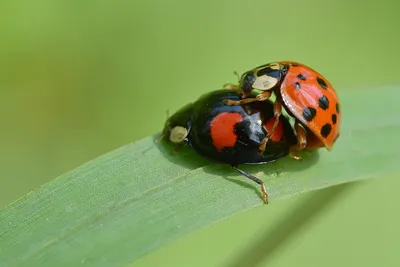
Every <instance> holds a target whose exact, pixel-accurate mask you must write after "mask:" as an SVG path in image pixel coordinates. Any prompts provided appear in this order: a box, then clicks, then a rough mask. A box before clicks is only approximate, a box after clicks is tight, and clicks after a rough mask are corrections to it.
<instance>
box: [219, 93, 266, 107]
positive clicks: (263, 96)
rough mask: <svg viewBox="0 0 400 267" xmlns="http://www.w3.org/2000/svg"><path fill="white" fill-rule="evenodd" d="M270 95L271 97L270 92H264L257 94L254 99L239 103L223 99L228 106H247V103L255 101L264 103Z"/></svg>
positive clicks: (246, 99)
mask: <svg viewBox="0 0 400 267" xmlns="http://www.w3.org/2000/svg"><path fill="white" fill-rule="evenodd" d="M271 95H272V92H271V91H264V92H262V93H259V94H258V95H257V96H256V97H254V98H244V99H242V100H239V101H233V100H228V99H224V102H227V103H228V105H229V106H239V105H245V104H249V103H252V102H256V101H265V100H267V99H268V98H270V97H271Z"/></svg>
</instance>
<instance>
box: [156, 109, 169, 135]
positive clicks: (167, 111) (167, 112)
mask: <svg viewBox="0 0 400 267" xmlns="http://www.w3.org/2000/svg"><path fill="white" fill-rule="evenodd" d="M165 113H166V114H167V121H168V119H169V110H168V109H167V110H166V111H165ZM164 137H165V133H163V134H161V136H160V137H159V138H157V140H156V142H157V143H158V142H160V141H161V140H163V139H164Z"/></svg>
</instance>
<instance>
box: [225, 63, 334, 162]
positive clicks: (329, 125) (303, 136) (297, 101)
mask: <svg viewBox="0 0 400 267" xmlns="http://www.w3.org/2000/svg"><path fill="white" fill-rule="evenodd" d="M236 74H237V73H236ZM226 88H228V89H233V88H235V89H237V90H238V93H240V94H241V97H242V98H243V99H241V100H239V101H234V100H230V99H226V100H225V101H226V102H228V104H229V105H243V104H248V103H251V102H254V101H265V100H267V99H269V98H270V96H271V94H272V92H274V93H275V96H276V101H275V103H274V116H275V118H276V122H275V123H274V126H273V128H272V130H271V132H270V134H272V133H273V132H274V130H275V127H276V125H277V123H278V118H279V116H280V115H281V112H282V105H283V106H284V108H285V110H286V112H287V113H288V114H289V115H291V116H292V117H294V118H295V124H294V128H295V132H296V135H297V139H298V142H297V144H296V145H294V146H293V147H292V148H291V152H290V155H291V156H292V157H294V158H296V159H301V156H300V155H299V152H300V151H301V150H303V149H305V148H307V149H308V150H315V149H317V148H320V147H325V148H326V149H327V150H328V151H331V150H332V147H333V144H334V143H335V141H336V140H337V139H338V137H339V131H340V124H341V115H340V103H339V98H338V95H337V94H336V92H335V90H334V89H333V87H332V85H331V84H330V83H329V81H328V80H327V79H326V78H325V77H324V76H322V75H321V74H320V73H318V72H317V71H315V70H313V69H312V68H310V67H308V66H306V65H304V64H301V63H297V62H293V61H281V62H273V63H268V64H265V65H262V66H259V67H257V68H254V69H252V70H250V71H247V72H245V73H243V75H242V76H241V77H240V81H239V85H238V86H237V85H232V84H227V85H226ZM253 91H258V94H257V95H256V97H249V95H250V93H251V92H253ZM260 91H261V92H260ZM268 138H270V136H267V137H266V140H264V141H263V142H262V145H261V146H260V150H261V151H264V150H265V146H266V143H267V140H268Z"/></svg>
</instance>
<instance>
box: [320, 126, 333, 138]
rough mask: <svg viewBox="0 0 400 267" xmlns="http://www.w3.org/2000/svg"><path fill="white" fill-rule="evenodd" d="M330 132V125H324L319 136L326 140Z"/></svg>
mask: <svg viewBox="0 0 400 267" xmlns="http://www.w3.org/2000/svg"><path fill="white" fill-rule="evenodd" d="M331 131H332V125H331V124H330V123H327V124H325V125H324V126H322V128H321V135H322V137H323V138H327V137H328V135H329V134H330V133H331Z"/></svg>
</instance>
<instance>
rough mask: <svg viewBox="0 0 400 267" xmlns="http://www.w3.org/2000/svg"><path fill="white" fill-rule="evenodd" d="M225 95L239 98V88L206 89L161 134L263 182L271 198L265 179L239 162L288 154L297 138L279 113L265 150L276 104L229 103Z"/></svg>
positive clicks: (266, 199)
mask: <svg viewBox="0 0 400 267" xmlns="http://www.w3.org/2000/svg"><path fill="white" fill-rule="evenodd" d="M224 99H229V100H232V101H239V100H240V99H241V98H240V95H239V94H238V93H237V91H236V90H217V91H212V92H210V93H207V94H205V95H203V96H202V97H200V98H199V99H198V100H197V101H195V102H194V103H190V104H188V105H186V106H185V107H183V108H181V109H180V110H178V111H177V112H176V113H175V114H173V115H172V116H171V117H169V118H168V119H167V121H166V123H165V126H164V129H163V133H162V136H161V139H162V138H165V139H167V140H168V141H169V142H172V143H176V144H178V145H179V146H180V145H181V144H188V145H189V146H190V147H191V148H192V149H193V150H194V151H196V152H197V153H198V154H199V155H200V156H202V157H204V158H207V159H209V160H212V161H216V162H220V163H225V164H229V165H231V167H232V168H233V169H235V170H236V171H237V172H239V173H240V174H242V175H244V176H245V177H247V178H249V179H251V180H253V181H254V182H256V183H258V184H259V185H260V186H261V192H262V198H263V200H264V202H266V203H267V202H268V197H267V193H266V189H265V187H264V183H263V182H262V181H261V180H260V179H258V178H256V177H254V176H253V175H251V174H249V173H247V172H245V171H243V170H241V169H239V168H238V165H239V164H263V163H268V162H272V161H275V160H277V159H279V158H282V157H284V156H287V155H288V154H289V150H290V147H292V146H293V145H294V144H296V142H297V139H296V136H295V134H294V131H293V128H292V126H291V125H290V123H289V121H288V120H287V118H286V117H285V116H280V117H279V119H278V123H277V124H276V127H275V131H274V132H273V133H272V134H271V135H270V137H269V139H268V144H267V146H266V149H265V151H264V153H263V154H261V153H259V147H260V145H261V142H262V141H263V140H264V139H265V137H266V136H267V135H268V134H269V132H270V131H271V130H272V127H273V126H274V124H275V117H274V112H273V104H272V102H271V101H266V102H263V103H260V102H253V103H249V104H244V105H234V106H230V105H228V104H227V103H226V102H224V101H223V100H224Z"/></svg>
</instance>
